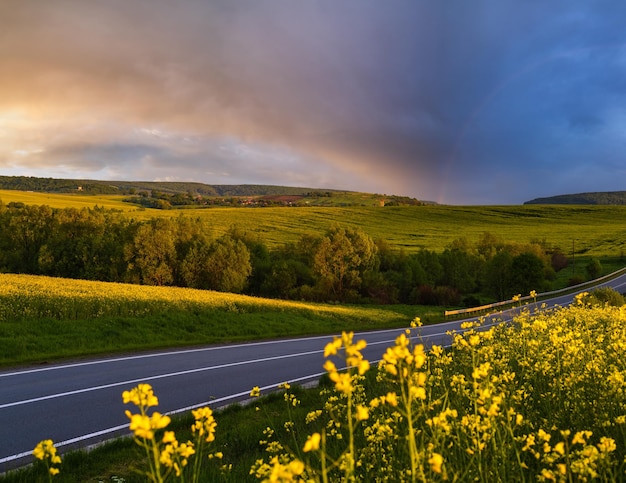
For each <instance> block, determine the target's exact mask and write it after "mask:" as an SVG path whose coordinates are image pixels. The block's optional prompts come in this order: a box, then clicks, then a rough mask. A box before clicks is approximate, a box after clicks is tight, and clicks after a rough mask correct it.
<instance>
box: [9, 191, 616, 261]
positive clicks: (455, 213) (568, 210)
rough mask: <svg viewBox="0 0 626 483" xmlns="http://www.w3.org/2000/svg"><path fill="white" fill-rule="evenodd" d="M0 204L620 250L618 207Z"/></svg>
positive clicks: (401, 240) (398, 241)
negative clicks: (162, 207) (96, 208)
mask: <svg viewBox="0 0 626 483" xmlns="http://www.w3.org/2000/svg"><path fill="white" fill-rule="evenodd" d="M0 200H2V201H3V202H4V203H5V204H7V203H9V202H11V201H15V202H22V203H26V204H42V205H43V204H45V205H49V206H51V207H53V208H65V207H77V208H81V207H93V206H96V205H98V206H103V207H106V208H112V209H118V210H123V211H124V212H125V213H127V214H128V216H132V217H133V218H136V219H147V218H151V217H159V216H167V217H175V216H181V215H183V216H193V217H200V218H202V219H204V220H208V221H209V222H210V224H211V226H212V227H213V229H214V231H215V234H216V235H220V234H222V233H224V232H226V230H228V228H229V227H231V226H232V225H238V226H240V227H241V228H243V229H245V230H248V231H251V232H254V233H257V234H258V235H259V236H260V237H261V239H262V240H263V241H264V242H265V243H266V244H267V245H268V246H269V247H270V248H273V247H277V246H282V245H284V244H285V243H289V242H295V241H297V240H298V239H299V238H300V236H302V235H303V234H310V233H316V234H319V233H323V232H325V231H326V230H327V229H328V228H329V227H330V226H331V225H333V224H336V223H338V224H341V225H344V226H348V227H357V228H360V229H362V230H363V231H364V232H366V233H367V234H368V235H369V236H371V237H372V238H374V239H384V240H386V241H387V242H389V243H390V244H391V245H392V246H393V247H396V248H398V249H400V248H402V249H404V250H406V251H407V252H409V253H411V252H415V251H418V250H419V249H421V248H426V249H429V250H435V251H440V250H443V249H444V248H445V247H446V246H447V245H448V244H449V243H450V242H452V241H453V240H455V239H457V238H459V237H466V238H467V239H468V240H469V241H471V242H474V241H476V240H477V239H478V237H479V236H480V234H482V233H483V232H490V233H493V234H495V235H497V236H498V237H500V238H502V239H504V240H507V241H517V242H528V241H531V240H545V241H546V242H547V243H548V244H549V245H550V246H555V247H558V248H560V249H561V250H562V251H563V252H564V253H565V254H571V253H572V251H574V252H575V254H576V255H585V256H588V257H591V256H594V257H619V256H622V255H623V252H624V250H625V249H626V224H625V223H624V221H625V220H626V206H574V205H516V206H443V205H436V206H399V207H374V206H364V207H358V206H355V207H314V206H311V207H306V208H290V207H276V208H274V207H272V208H205V209H187V210H155V209H139V208H137V207H134V206H132V205H129V204H128V203H124V202H122V197H121V196H79V195H55V194H44V193H30V192H21V191H6V190H5V191H0Z"/></svg>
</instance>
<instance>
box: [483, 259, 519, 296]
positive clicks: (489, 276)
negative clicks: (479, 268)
mask: <svg viewBox="0 0 626 483" xmlns="http://www.w3.org/2000/svg"><path fill="white" fill-rule="evenodd" d="M512 265H513V256H512V255H511V254H510V253H509V252H508V251H506V250H503V251H500V252H499V253H497V254H495V255H494V256H493V257H491V259H490V260H489V261H488V262H487V264H486V266H485V272H484V278H485V288H486V289H487V290H488V291H489V293H490V294H491V295H493V296H494V297H495V298H496V299H497V300H506V299H508V298H509V297H510V296H511V295H513V293H512V291H513V288H512V287H511V283H512V270H513V269H512Z"/></svg>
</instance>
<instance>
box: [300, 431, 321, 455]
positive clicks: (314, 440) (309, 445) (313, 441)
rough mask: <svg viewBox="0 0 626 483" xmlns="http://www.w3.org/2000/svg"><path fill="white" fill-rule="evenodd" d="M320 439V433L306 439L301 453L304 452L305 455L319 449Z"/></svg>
mask: <svg viewBox="0 0 626 483" xmlns="http://www.w3.org/2000/svg"><path fill="white" fill-rule="evenodd" d="M321 439H322V436H321V435H320V433H313V434H312V435H311V436H309V437H308V438H307V440H306V443H304V448H303V449H302V451H304V452H305V453H308V452H310V451H317V450H318V449H319V448H320V441H321Z"/></svg>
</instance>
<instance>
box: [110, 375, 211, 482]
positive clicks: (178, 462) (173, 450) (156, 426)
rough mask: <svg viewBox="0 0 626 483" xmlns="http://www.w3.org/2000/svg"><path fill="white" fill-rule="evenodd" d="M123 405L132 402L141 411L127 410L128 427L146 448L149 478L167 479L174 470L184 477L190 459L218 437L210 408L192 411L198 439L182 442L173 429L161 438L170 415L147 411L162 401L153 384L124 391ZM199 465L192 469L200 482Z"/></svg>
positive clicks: (194, 432) (139, 385)
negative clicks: (162, 430) (160, 435)
mask: <svg viewBox="0 0 626 483" xmlns="http://www.w3.org/2000/svg"><path fill="white" fill-rule="evenodd" d="M122 400H123V402H124V404H128V403H132V404H134V405H135V406H137V408H138V409H139V413H136V414H132V413H131V412H130V411H128V410H126V411H125V413H126V416H128V418H129V419H130V425H129V428H130V430H131V431H132V432H133V434H134V436H135V441H136V442H137V444H138V445H139V446H141V447H143V448H144V449H145V450H146V454H147V455H149V458H148V463H149V470H148V472H147V473H146V476H147V477H148V479H149V480H150V481H157V482H161V481H165V480H166V479H167V477H168V475H169V474H170V473H171V472H173V473H174V474H175V475H176V476H177V477H181V478H182V474H183V470H184V468H185V467H186V466H187V464H188V462H189V458H190V457H191V456H193V455H195V454H196V453H202V448H203V444H204V443H211V442H213V441H214V440H215V428H216V426H217V422H216V421H215V418H214V416H213V411H212V410H211V409H210V408H208V407H202V408H198V409H195V410H192V415H193V417H194V423H193V425H192V426H191V431H192V433H193V434H195V435H196V438H197V440H196V442H195V443H194V442H192V441H187V442H186V443H181V442H179V441H178V440H177V439H176V435H175V433H174V432H173V431H165V432H164V433H163V437H162V438H161V440H160V441H159V440H158V439H157V438H156V434H155V433H156V431H158V430H161V429H165V428H166V427H167V426H168V425H169V424H170V421H171V419H170V417H169V416H166V415H162V414H161V413H159V412H157V411H153V412H152V414H148V410H149V409H150V408H153V407H155V406H158V404H159V400H158V398H157V397H156V395H155V394H154V391H153V389H152V386H150V384H138V385H137V386H136V387H134V388H133V389H131V390H130V391H124V392H123V393H122ZM213 457H217V458H221V453H215V454H209V458H210V459H212V458H213ZM199 469H200V465H199V464H198V463H197V460H196V465H194V468H193V476H194V478H195V480H196V481H197V478H198V475H199Z"/></svg>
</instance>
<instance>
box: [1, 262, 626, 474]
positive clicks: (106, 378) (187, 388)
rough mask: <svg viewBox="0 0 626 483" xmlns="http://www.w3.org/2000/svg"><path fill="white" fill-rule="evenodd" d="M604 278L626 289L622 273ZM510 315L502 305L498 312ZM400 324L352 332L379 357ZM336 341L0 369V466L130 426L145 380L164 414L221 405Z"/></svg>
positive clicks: (313, 360) (295, 378)
mask: <svg viewBox="0 0 626 483" xmlns="http://www.w3.org/2000/svg"><path fill="white" fill-rule="evenodd" d="M602 285H610V286H612V287H614V288H616V289H617V290H618V291H620V292H625V291H626V274H625V275H622V276H620V277H618V278H616V279H614V280H612V281H610V282H606V283H603V284H600V286H602ZM572 299H573V295H567V296H560V297H555V298H552V299H550V300H547V301H545V302H546V303H547V304H548V306H554V305H567V304H569V303H570V302H571V301H572ZM508 317H510V313H509V312H503V313H500V314H498V315H496V316H494V317H493V318H494V319H496V318H497V319H506V318H508ZM407 322H409V321H407ZM460 324H461V321H453V322H445V323H441V324H437V325H433V326H425V327H422V328H420V329H419V331H420V335H421V337H422V340H423V341H424V342H425V343H426V344H427V345H430V344H439V345H447V344H449V342H450V337H449V336H448V335H446V333H447V332H448V331H450V330H459V328H460ZM401 332H402V329H394V330H384V331H374V332H364V333H358V334H355V340H358V339H365V340H366V341H367V348H366V349H365V350H364V351H363V353H364V356H365V357H366V358H367V359H368V360H369V361H370V362H373V361H377V360H379V359H380V358H381V356H382V354H383V353H384V351H385V350H386V348H387V347H388V346H390V345H392V344H393V342H394V340H395V338H396V337H397V336H398V334H400V333H401ZM414 333H415V335H417V331H415V330H414ZM331 340H332V336H320V337H306V338H298V339H285V340H273V341H266V342H253V343H247V344H230V345H223V346H209V347H203V348H196V349H190V350H175V351H164V352H158V353H145V354H140V355H131V356H127V357H111V358H104V359H93V360H81V361H79V362H76V363H65V364H58V365H42V366H37V367H29V368H24V369H20V370H11V371H0V428H1V433H0V473H2V472H4V471H7V470H9V469H12V468H15V467H18V466H21V465H23V464H26V463H28V462H29V461H30V460H31V459H32V457H31V452H32V449H33V448H34V447H35V445H36V444H37V443H38V442H39V441H40V440H42V439H52V440H53V441H54V442H55V445H56V446H57V447H58V448H59V450H60V451H64V450H67V449H70V448H77V447H87V446H89V445H92V444H95V443H98V442H100V441H103V440H107V439H110V438H112V437H114V436H117V435H122V434H128V430H127V427H128V418H127V417H126V416H125V415H124V410H125V409H131V411H133V412H134V410H135V408H134V407H129V406H125V405H124V404H123V403H122V397H121V394H122V391H125V390H128V389H131V388H133V387H134V386H136V385H137V384H138V383H140V382H147V383H150V384H151V385H152V386H153V388H154V391H155V393H156V395H157V396H158V397H159V407H158V410H159V411H160V412H162V413H165V412H167V413H178V412H186V411H189V410H190V409H192V408H195V407H200V406H205V405H210V406H211V407H213V408H216V407H219V406H223V405H225V404H229V403H232V402H236V401H240V400H244V399H247V398H248V394H249V393H250V390H251V389H252V387H254V386H259V387H261V390H262V391H269V390H273V389H276V387H277V386H278V385H279V384H280V383H282V382H285V381H289V382H293V383H306V382H309V381H315V380H317V379H318V378H319V376H320V375H321V374H322V373H323V372H324V371H323V369H322V365H323V363H324V357H323V356H324V354H323V352H324V346H325V345H326V343H328V342H329V341H331Z"/></svg>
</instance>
